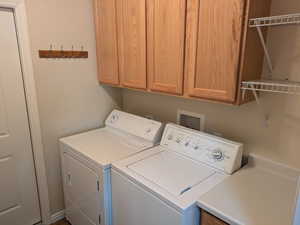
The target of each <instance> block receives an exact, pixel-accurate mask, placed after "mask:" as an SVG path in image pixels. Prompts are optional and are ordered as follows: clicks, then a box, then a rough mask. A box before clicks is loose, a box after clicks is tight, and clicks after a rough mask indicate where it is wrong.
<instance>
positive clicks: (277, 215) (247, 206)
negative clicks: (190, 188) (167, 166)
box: [197, 156, 300, 225]
mask: <svg viewBox="0 0 300 225" xmlns="http://www.w3.org/2000/svg"><path fill="white" fill-rule="evenodd" d="M299 174H300V173H299V171H298V170H295V169H291V168H288V167H285V166H283V165H280V164H276V163H273V162H271V161H268V160H265V159H261V158H258V157H256V156H251V157H250V160H249V163H248V165H247V166H246V167H244V168H243V169H241V170H239V171H238V172H237V173H235V174H233V175H232V176H230V177H229V178H228V179H226V180H225V181H224V182H222V183H220V184H219V185H217V186H216V187H214V188H213V189H212V190H210V191H209V192H207V193H206V194H204V195H202V196H201V197H200V198H199V199H198V201H197V204H198V206H199V207H200V208H202V209H205V210H206V211H208V212H210V213H211V214H213V215H215V216H216V217H218V218H220V219H222V220H224V221H225V222H227V223H229V224H231V225H292V223H293V217H294V211H295V205H296V196H297V183H298V179H299Z"/></svg>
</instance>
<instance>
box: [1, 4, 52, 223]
mask: <svg viewBox="0 0 300 225" xmlns="http://www.w3.org/2000/svg"><path fill="white" fill-rule="evenodd" d="M0 7H2V8H10V9H12V10H13V11H14V17H15V23H16V31H17V39H18V45H19V54H20V61H21V67H22V75H23V83H24V90H25V98H26V105H27V113H28V121H29V128H30V136H31V145H32V151H33V158H34V166H35V175H36V179H37V188H38V195H39V203H40V211H41V219H42V224H44V225H49V224H51V212H50V201H49V190H48V181H47V174H46V164H45V157H44V149H43V142H42V135H41V126H40V118H39V111H38V102H37V97H36V89H35V80H34V71H33V64H32V57H31V48H30V41H29V34H28V25H27V15H26V6H25V1H24V0H0Z"/></svg>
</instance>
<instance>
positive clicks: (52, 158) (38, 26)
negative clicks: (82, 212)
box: [26, 0, 122, 213]
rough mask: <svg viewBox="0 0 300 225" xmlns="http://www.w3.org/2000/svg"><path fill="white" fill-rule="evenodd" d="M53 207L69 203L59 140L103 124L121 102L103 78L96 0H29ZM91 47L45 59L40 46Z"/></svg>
mask: <svg viewBox="0 0 300 225" xmlns="http://www.w3.org/2000/svg"><path fill="white" fill-rule="evenodd" d="M26 3H27V14H28V20H29V32H30V38H31V45H32V55H33V62H34V72H35V80H36V85H37V93H38V102H39V110H40V117H41V126H42V135H43V143H44V147H45V149H44V150H45V157H46V167H47V175H48V177H47V178H48V184H49V191H50V201H51V211H52V213H54V212H57V211H59V210H61V209H63V208H64V204H63V194H62V185H61V176H60V160H59V151H58V144H57V140H58V138H59V137H62V136H66V135H69V134H72V133H76V132H79V131H83V130H87V129H91V128H95V127H99V126H101V125H102V124H103V119H104V118H105V117H106V115H107V114H108V113H109V111H110V110H111V109H112V108H113V107H115V106H116V105H119V106H121V105H120V104H121V100H122V98H121V95H120V92H119V91H118V90H113V89H111V88H103V87H100V86H99V85H98V82H97V78H96V76H97V68H96V56H95V32H94V21H93V11H92V10H93V8H92V0H42V1H41V0H26ZM50 44H53V45H54V47H55V48H59V49H60V45H63V46H64V49H71V47H72V45H74V47H75V49H80V48H81V46H84V49H86V50H88V51H89V59H87V60H67V59H66V60H44V59H39V58H38V49H49V46H50Z"/></svg>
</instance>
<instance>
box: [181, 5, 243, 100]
mask: <svg viewBox="0 0 300 225" xmlns="http://www.w3.org/2000/svg"><path fill="white" fill-rule="evenodd" d="M188 4H189V6H188V20H187V26H188V27H187V61H186V66H187V67H186V76H187V77H186V81H187V92H188V95H189V96H193V97H200V98H207V99H213V100H220V101H227V102H234V101H235V97H236V90H237V80H238V69H239V58H240V45H241V36H242V35H241V34H242V26H243V13H244V4H245V0H226V1H224V0H200V1H199V0H190V1H188Z"/></svg>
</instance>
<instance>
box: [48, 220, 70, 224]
mask: <svg viewBox="0 0 300 225" xmlns="http://www.w3.org/2000/svg"><path fill="white" fill-rule="evenodd" d="M52 225H70V223H68V221H66V220H65V219H63V220H60V221H57V222H56V223H53V224H52Z"/></svg>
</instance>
